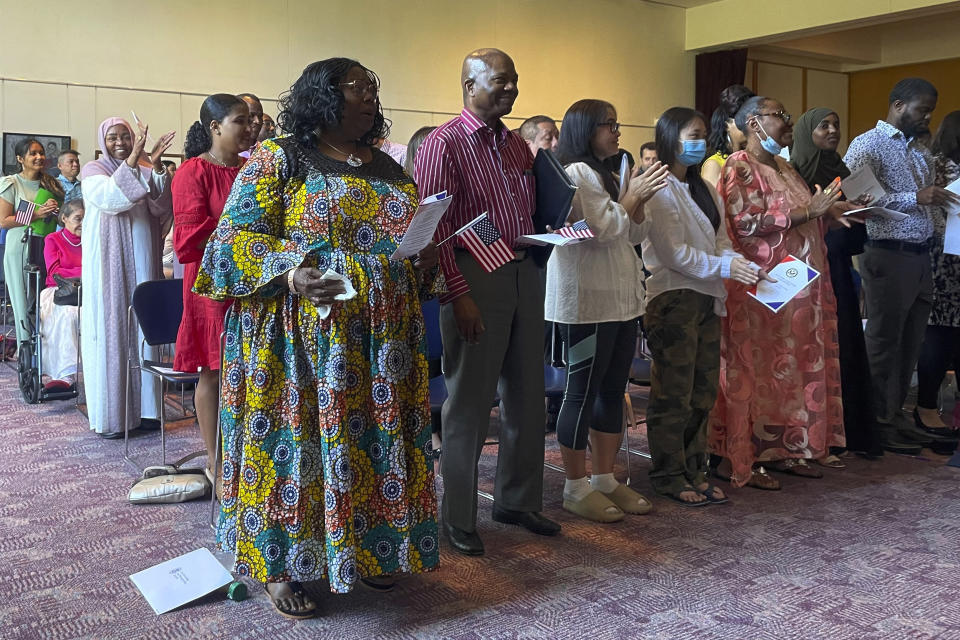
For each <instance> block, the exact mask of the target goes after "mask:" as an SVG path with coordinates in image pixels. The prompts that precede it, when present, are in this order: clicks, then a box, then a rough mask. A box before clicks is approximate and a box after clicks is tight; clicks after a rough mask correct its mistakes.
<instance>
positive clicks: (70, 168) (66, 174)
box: [57, 149, 80, 198]
mask: <svg viewBox="0 0 960 640" xmlns="http://www.w3.org/2000/svg"><path fill="white" fill-rule="evenodd" d="M57 169H59V170H60V175H59V176H57V180H59V181H60V184H61V185H62V186H63V195H64V198H66V197H67V196H69V195H70V192H71V191H73V190H74V189H76V188H78V187H79V186H80V180H79V179H78V178H77V176H78V175H80V154H79V153H77V152H76V151H74V150H73V149H69V150H67V151H61V152H60V155H59V156H57Z"/></svg>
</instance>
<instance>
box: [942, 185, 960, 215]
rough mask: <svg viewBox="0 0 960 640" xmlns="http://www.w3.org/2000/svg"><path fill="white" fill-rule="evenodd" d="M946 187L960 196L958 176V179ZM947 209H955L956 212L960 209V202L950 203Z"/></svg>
mask: <svg viewBox="0 0 960 640" xmlns="http://www.w3.org/2000/svg"><path fill="white" fill-rule="evenodd" d="M944 188H945V189H946V190H947V191H950V192H951V193H955V194H957V195H958V196H960V178H957V179H956V180H954V181H953V182H951V183H950V184H948V185H947V186H946V187H944ZM947 210H948V211H954V212H956V211H960V204H950V205H948V206H947Z"/></svg>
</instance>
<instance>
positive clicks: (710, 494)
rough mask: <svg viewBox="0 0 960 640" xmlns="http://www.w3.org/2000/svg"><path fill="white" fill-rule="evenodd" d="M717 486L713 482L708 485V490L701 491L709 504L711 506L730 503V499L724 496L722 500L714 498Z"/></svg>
mask: <svg viewBox="0 0 960 640" xmlns="http://www.w3.org/2000/svg"><path fill="white" fill-rule="evenodd" d="M717 488H718V487H717V485H715V484H713V483H712V482H708V483H707V488H706V489H704V490H703V491H701V492H700V493H702V494H703V495H704V496H706V498H707V502H709V503H711V504H724V503H725V502H730V498H729V497H727V496H726V495H724V496H723V497H722V498H714V497H713V492H714V491H715V490H716V489H717Z"/></svg>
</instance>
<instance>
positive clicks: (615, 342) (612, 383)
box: [557, 320, 637, 451]
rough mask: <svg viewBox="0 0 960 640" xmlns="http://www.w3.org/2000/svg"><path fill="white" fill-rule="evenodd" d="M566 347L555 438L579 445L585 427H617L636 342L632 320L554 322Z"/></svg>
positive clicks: (615, 430)
mask: <svg viewBox="0 0 960 640" xmlns="http://www.w3.org/2000/svg"><path fill="white" fill-rule="evenodd" d="M557 326H559V327H560V335H561V336H562V337H563V342H564V344H565V345H566V347H567V388H566V389H565V391H564V393H563V405H562V406H561V407H560V416H559V417H558V418H557V441H558V442H560V444H561V445H563V446H565V447H567V448H569V449H575V450H577V451H581V450H583V449H586V448H587V435H588V433H589V430H590V429H594V430H596V431H602V432H604V433H620V430H621V428H622V427H623V394H624V391H625V390H626V387H627V378H628V377H629V376H630V364H631V363H632V362H633V352H634V350H635V349H636V346H637V321H636V320H627V321H624V322H601V323H593V324H559V323H558V325H557Z"/></svg>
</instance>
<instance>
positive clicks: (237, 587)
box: [227, 581, 247, 602]
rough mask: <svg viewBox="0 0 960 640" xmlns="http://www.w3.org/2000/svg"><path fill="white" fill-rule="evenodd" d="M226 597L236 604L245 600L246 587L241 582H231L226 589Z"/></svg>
mask: <svg viewBox="0 0 960 640" xmlns="http://www.w3.org/2000/svg"><path fill="white" fill-rule="evenodd" d="M227 597H228V598H230V599H231V600H235V601H236V602H240V601H241V600H246V599H247V585H245V584H244V583H242V582H236V581H234V582H231V583H230V586H229V587H227Z"/></svg>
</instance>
